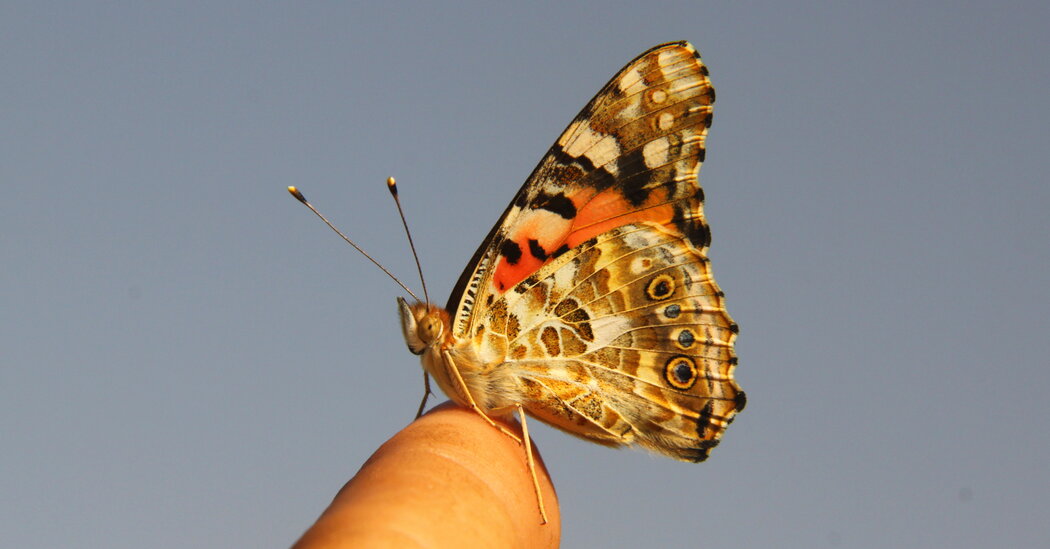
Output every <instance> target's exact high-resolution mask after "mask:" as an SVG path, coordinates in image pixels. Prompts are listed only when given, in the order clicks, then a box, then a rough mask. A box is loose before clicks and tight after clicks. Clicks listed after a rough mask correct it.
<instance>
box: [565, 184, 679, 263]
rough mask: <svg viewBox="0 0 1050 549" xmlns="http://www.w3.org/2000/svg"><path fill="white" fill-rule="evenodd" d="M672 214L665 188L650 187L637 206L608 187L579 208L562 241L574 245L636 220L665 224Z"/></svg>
mask: <svg viewBox="0 0 1050 549" xmlns="http://www.w3.org/2000/svg"><path fill="white" fill-rule="evenodd" d="M673 217H674V207H673V206H672V205H671V204H669V203H668V202H667V189H663V188H658V189H653V190H652V192H651V193H650V194H649V197H648V199H647V200H646V201H645V202H643V203H642V204H641V205H640V206H634V205H632V204H631V203H630V202H629V201H628V200H627V199H626V198H625V197H624V196H623V194H621V193H620V192H619V191H617V190H615V189H609V190H606V191H604V192H602V193H599V194H597V195H595V196H594V198H592V199H591V200H590V201H589V202H587V204H586V205H584V207H583V208H581V209H580V210H579V213H578V214H577V215H576V219H575V220H574V222H573V230H572V231H571V232H570V233H569V236H568V238H566V239H565V242H566V243H567V244H568V245H569V247H570V248H574V247H576V246H578V245H579V244H580V243H581V242H584V241H586V240H589V239H591V238H594V237H596V236H598V235H600V234H602V233H604V232H606V231H611V230H613V229H615V228H617V227H622V226H624V225H630V224H631V223H638V222H639V221H650V222H653V223H660V224H662V225H666V224H668V223H670V222H671V219H672V218H673Z"/></svg>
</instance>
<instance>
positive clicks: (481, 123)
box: [0, 2, 1050, 548]
mask: <svg viewBox="0 0 1050 549" xmlns="http://www.w3.org/2000/svg"><path fill="white" fill-rule="evenodd" d="M643 4H644V5H643ZM790 4H791V7H788V3H779V2H778V3H773V2H770V3H765V4H762V3H753V2H734V3H728V2H717V3H715V2H711V3H699V2H680V3H665V2H645V3H642V2H636V3H630V4H624V5H622V6H616V5H605V6H598V5H596V4H595V5H590V4H577V3H570V4H567V5H562V4H553V3H552V4H547V5H544V6H535V7H528V8H525V7H521V8H515V9H508V8H499V7H490V6H488V5H486V4H481V3H476V4H470V3H466V4H458V5H456V6H455V7H443V8H436V7H421V6H417V5H412V4H388V7H386V8H383V9H379V8H370V7H360V6H357V5H356V4H349V3H347V4H345V5H335V6H333V5H327V4H326V5H324V6H317V5H314V4H296V5H276V4H262V3H255V2H242V3H229V2H224V3H200V4H195V5H189V4H186V3H175V4H170V5H166V6H160V7H158V6H156V5H153V6H151V7H146V6H145V5H143V4H141V3H138V2H106V3H92V4H90V5H81V6H79V7H70V6H66V5H64V4H57V5H56V4H51V3H43V2H5V3H3V4H2V5H0V78H2V79H3V84H2V86H0V121H2V130H0V185H2V189H3V200H2V201H0V263H2V268H0V311H2V313H0V445H2V450H0V493H2V494H3V497H2V498H0V546H4V547H48V548H50V547H115V548H123V547H129V548H130V547H143V546H148V547H284V546H287V545H288V544H290V543H291V542H292V541H293V540H294V539H296V537H297V536H298V535H299V534H300V533H301V532H302V530H303V529H304V528H306V527H307V526H308V525H309V524H310V523H311V522H312V520H313V519H314V518H316V516H317V514H318V513H319V512H320V511H321V510H322V509H323V508H324V506H325V505H327V503H328V502H329V501H330V499H331V497H332V496H333V495H334V494H335V492H336V490H338V488H339V487H340V486H341V485H342V484H343V482H345V481H346V479H348V478H349V477H350V476H351V475H353V474H354V473H355V472H356V471H357V468H358V467H359V466H360V465H361V463H362V462H363V461H364V460H365V459H366V458H367V457H368V456H369V455H370V454H371V452H372V451H373V450H374V449H375V448H376V447H377V446H378V445H379V444H380V443H382V442H383V441H384V440H385V439H386V438H388V437H389V436H390V435H391V434H392V433H394V432H395V431H397V430H398V429H400V428H401V427H403V426H404V425H405V424H406V423H407V422H408V421H410V420H411V418H412V415H413V413H414V412H415V408H416V405H417V403H418V399H419V396H420V392H421V387H420V377H421V376H420V373H419V372H420V370H419V368H420V367H419V364H418V361H417V359H416V357H414V356H412V355H410V354H409V353H408V352H407V351H406V350H405V346H404V343H403V342H402V340H401V335H400V333H399V329H398V324H397V317H396V312H395V304H394V298H395V296H397V295H399V294H398V290H397V288H396V287H395V286H394V285H393V284H392V283H391V282H390V281H389V280H387V279H385V278H384V276H383V275H382V273H380V272H378V270H376V269H375V268H373V267H372V266H370V265H369V264H368V263H366V262H365V261H364V260H363V259H362V258H360V257H359V256H357V255H356V254H355V253H354V252H353V250H352V249H351V248H350V247H348V246H346V245H345V244H343V243H342V242H341V241H339V240H338V239H337V237H335V235H333V234H331V233H330V232H329V231H328V230H327V229H326V228H324V227H323V226H322V225H321V224H320V223H319V222H317V221H316V220H315V219H313V218H312V217H311V215H310V214H309V212H307V211H306V210H305V209H304V208H302V206H300V205H299V204H297V203H295V201H294V200H293V199H292V198H291V197H289V196H288V195H287V193H286V192H285V190H284V188H285V186H287V185H290V184H294V185H298V186H299V187H300V188H301V189H303V191H304V192H305V193H306V195H307V196H308V197H309V198H310V199H311V200H312V201H313V202H314V203H315V204H317V205H318V206H319V207H320V208H321V209H322V211H324V212H326V213H327V214H328V215H329V217H331V218H332V219H333V220H334V221H336V222H337V223H338V224H339V225H340V226H341V227H342V228H343V229H344V231H346V232H347V233H349V234H351V235H352V236H353V237H354V238H355V239H356V240H358V242H359V243H360V244H361V245H363V246H364V247H365V248H366V249H368V250H371V251H372V252H373V253H374V254H375V255H376V256H378V257H379V258H380V260H381V261H383V262H384V263H386V264H387V266H388V267H389V268H391V269H392V270H393V271H394V272H396V273H399V274H400V275H402V276H403V277H404V278H405V280H406V281H407V282H408V283H409V284H410V285H412V286H415V285H416V282H415V279H414V267H413V265H412V263H411V258H410V256H409V254H408V252H407V247H406V245H405V243H404V237H403V235H402V233H401V232H400V228H399V226H400V221H399V220H398V218H397V216H396V213H395V212H394V209H393V206H392V205H391V203H390V201H389V198H388V196H387V193H386V189H385V187H384V183H383V182H384V180H385V178H386V177H387V176H390V175H393V176H396V177H397V178H398V180H399V182H400V188H401V194H402V199H403V201H404V204H405V207H406V210H407V212H406V213H407V215H408V217H409V223H410V224H411V225H412V227H414V229H415V230H416V244H417V247H418V248H419V250H420V255H421V259H422V261H423V266H424V269H425V271H426V274H427V279H428V283H429V286H430V288H431V289H432V292H433V293H434V294H436V296H435V300H436V301H438V302H442V303H443V302H444V300H445V297H446V296H447V292H448V291H449V290H450V289H451V287H452V284H453V283H454V281H455V279H456V277H457V276H458V274H459V272H460V271H461V269H462V268H463V265H464V263H465V262H466V260H467V259H468V258H469V257H470V254H471V253H472V252H473V250H474V249H475V247H476V246H477V245H478V243H479V242H480V240H481V239H482V238H483V237H484V235H485V234H486V233H487V231H488V229H489V227H490V226H491V224H492V223H493V222H494V221H495V220H496V218H497V217H498V216H499V214H500V213H501V212H502V211H503V208H504V207H505V205H506V203H507V202H508V201H509V200H510V198H511V196H512V195H513V194H514V192H515V191H516V190H517V188H518V187H519V185H520V184H521V182H522V181H523V180H524V178H525V177H526V176H527V175H528V173H529V172H530V171H531V169H532V167H533V166H534V165H535V163H536V162H537V161H538V160H539V158H540V156H541V154H542V153H543V152H544V151H545V150H546V149H547V147H548V146H549V145H550V144H551V143H552V142H553V140H554V139H555V137H556V136H557V135H558V133H559V132H560V131H561V130H562V129H563V128H564V127H565V125H566V124H567V123H568V122H569V120H570V119H571V118H572V117H573V116H574V115H575V114H576V113H577V112H578V111H579V109H580V108H582V107H583V105H584V104H585V103H586V102H587V100H588V99H590V97H591V96H592V95H593V94H594V93H595V92H596V91H597V90H598V88H599V87H601V85H602V84H604V83H605V82H606V80H608V79H609V78H610V77H611V76H612V75H613V74H614V73H615V72H616V71H617V70H618V69H619V68H620V67H621V66H622V65H623V64H625V63H626V62H627V61H629V60H630V59H631V58H633V57H634V56H635V55H637V54H638V53H640V52H642V51H644V50H645V49H647V48H649V47H650V46H653V45H655V44H658V43H661V42H666V41H669V40H680V39H686V40H690V41H691V42H692V43H693V44H694V45H695V46H696V47H697V49H699V50H700V52H701V53H702V54H703V57H704V60H705V62H706V64H707V65H708V66H709V68H710V71H711V78H712V82H713V83H714V85H715V87H716V88H717V90H718V102H717V104H716V106H715V116H714V125H713V127H712V129H711V133H710V136H709V140H708V154H707V163H706V164H705V165H704V168H703V170H702V174H701V181H702V183H703V185H704V187H705V190H706V193H707V212H708V217H709V221H710V222H711V226H712V231H713V235H714V238H713V243H712V248H711V256H712V260H713V264H714V270H715V273H716V274H717V278H718V281H719V283H720V284H721V286H722V288H723V289H724V290H725V291H726V294H727V299H728V306H729V310H730V312H731V313H732V315H733V316H734V318H735V319H736V320H737V322H739V324H740V326H741V334H740V338H739V340H738V341H739V344H738V351H739V354H740V366H739V368H738V370H737V376H738V379H739V381H740V384H741V386H742V387H743V388H744V389H745V390H746V391H747V394H748V396H749V403H748V407H747V409H746V410H745V411H744V412H743V413H742V414H741V415H740V416H739V417H738V418H737V421H736V422H735V423H734V424H733V426H732V427H731V428H730V429H729V431H728V432H727V433H726V436H725V439H724V440H723V444H722V445H721V446H720V447H719V448H718V449H717V450H715V451H714V452H713V453H712V457H711V459H710V460H709V461H708V462H707V463H705V464H702V465H692V464H683V463H677V462H673V461H671V460H668V459H666V458H661V457H655V456H651V455H648V454H645V453H643V452H639V451H612V450H609V449H606V448H603V447H599V446H596V445H592V444H588V443H585V442H582V441H579V440H576V439H574V438H572V437H569V436H566V435H563V434H561V433H559V432H555V431H553V430H551V429H548V428H545V427H540V426H539V423H538V422H536V423H535V428H534V430H535V431H536V432H535V433H534V436H535V439H536V442H537V444H538V445H539V447H540V448H541V450H542V451H543V455H544V457H545V460H546V462H547V464H548V467H549V468H550V471H551V474H552V475H553V477H554V480H555V484H556V486H557V488H558V492H559V495H560V500H561V506H562V513H563V519H564V543H563V545H564V546H565V547H663V546H668V547H670V546H674V547H696V546H703V547H735V548H747V547H756V548H758V547H806V548H810V547H835V546H841V547H862V548H863V547H873V548H874V547H878V548H882V547H975V548H976V547H981V548H983V547H990V546H997V547H1035V546H1040V545H1042V544H1043V543H1045V542H1046V540H1047V539H1048V538H1050V522H1048V520H1047V518H1048V510H1050V459H1048V458H1047V456H1048V455H1050V428H1048V427H1047V424H1046V418H1047V417H1048V416H1050V398H1048V397H1047V393H1048V391H1050V369H1048V360H1047V357H1048V356H1050V337H1048V333H1050V330H1048V322H1047V310H1048V307H1050V297H1048V296H1050V291H1048V290H1047V287H1048V284H1047V282H1048V276H1047V274H1046V273H1047V272H1050V246H1048V245H1047V240H1048V236H1050V215H1048V213H1047V209H1048V207H1050V185H1048V177H1047V170H1046V162H1047V156H1048V155H1047V143H1048V142H1050V116H1048V114H1050V108H1048V106H1047V90H1048V89H1050V70H1048V69H1050V66H1048V62H1047V52H1050V32H1048V31H1047V22H1048V21H1050V8H1048V7H1047V4H1046V3H1045V2H1031V3H1029V4H1027V5H1026V4H1025V3H1010V4H1009V5H1007V4H1006V3H998V2H986V3H978V2H923V3H918V2H900V3H886V2H870V3H864V4H860V3H856V2H842V3H837V2H836V3H832V2H827V3H797V2H795V3H790ZM389 6H393V7H389Z"/></svg>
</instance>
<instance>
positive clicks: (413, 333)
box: [398, 298, 520, 415]
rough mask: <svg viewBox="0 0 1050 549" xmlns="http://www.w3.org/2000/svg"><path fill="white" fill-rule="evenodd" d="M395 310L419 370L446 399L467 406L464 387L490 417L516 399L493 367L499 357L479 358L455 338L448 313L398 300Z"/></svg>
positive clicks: (468, 344) (470, 345) (473, 348)
mask: <svg viewBox="0 0 1050 549" xmlns="http://www.w3.org/2000/svg"><path fill="white" fill-rule="evenodd" d="M398 307H399V313H400V316H401V331H402V334H403V335H404V336H405V343H406V344H407V345H408V349H409V351H411V352H412V353H413V354H416V355H419V357H420V360H421V361H422V363H423V369H424V370H425V371H426V372H427V373H428V374H430V376H431V377H432V378H434V381H435V382H436V383H437V384H438V387H440V388H441V390H442V391H443V392H444V393H445V394H446V395H448V397H449V398H450V399H452V400H453V401H454V402H456V403H457V404H460V405H462V406H468V405H469V402H470V398H468V396H467V395H465V394H464V388H463V387H464V385H466V390H468V391H470V395H471V397H473V399H474V400H475V401H476V402H477V404H478V405H479V406H481V408H482V409H483V410H484V411H486V412H490V413H492V414H494V415H501V414H503V413H505V412H507V411H509V409H510V407H512V406H513V405H514V404H515V403H517V402H518V401H519V400H520V399H519V398H515V396H516V393H517V391H515V390H514V389H513V387H514V384H513V381H512V380H511V379H510V377H509V376H508V375H506V374H505V373H504V372H502V371H500V370H498V369H497V368H495V366H498V365H499V363H501V362H502V360H501V358H499V357H497V358H493V357H488V358H483V357H481V356H479V355H478V352H477V351H478V348H477V346H476V345H474V344H473V343H472V342H471V341H469V340H460V339H459V338H456V337H455V335H454V334H453V333H452V330H451V328H450V315H449V313H448V311H446V310H445V309H443V308H441V307H439V306H437V305H434V304H432V303H418V302H417V303H412V304H409V303H408V302H407V301H405V300H404V299H400V298H399V299H398ZM460 380H462V382H460Z"/></svg>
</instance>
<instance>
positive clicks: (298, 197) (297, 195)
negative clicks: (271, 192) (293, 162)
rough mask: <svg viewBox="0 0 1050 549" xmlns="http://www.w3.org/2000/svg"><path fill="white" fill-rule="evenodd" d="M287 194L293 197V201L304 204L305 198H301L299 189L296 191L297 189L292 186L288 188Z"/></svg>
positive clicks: (301, 194)
mask: <svg viewBox="0 0 1050 549" xmlns="http://www.w3.org/2000/svg"><path fill="white" fill-rule="evenodd" d="M288 192H289V193H292V196H294V197H295V199H296V200H298V201H299V202H303V203H306V197H305V196H303V193H301V192H299V189H297V188H295V187H293V186H289V187H288Z"/></svg>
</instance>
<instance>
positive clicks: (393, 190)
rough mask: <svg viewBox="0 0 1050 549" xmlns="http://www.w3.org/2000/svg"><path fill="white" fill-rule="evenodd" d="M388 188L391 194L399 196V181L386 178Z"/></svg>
mask: <svg viewBox="0 0 1050 549" xmlns="http://www.w3.org/2000/svg"><path fill="white" fill-rule="evenodd" d="M386 187H387V188H388V189H390V193H391V194H394V195H396V194H397V180H395V179H394V178H393V177H388V178H386Z"/></svg>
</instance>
